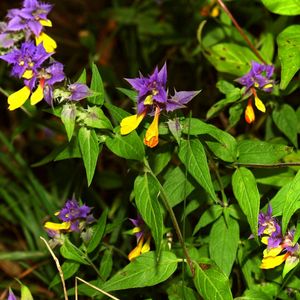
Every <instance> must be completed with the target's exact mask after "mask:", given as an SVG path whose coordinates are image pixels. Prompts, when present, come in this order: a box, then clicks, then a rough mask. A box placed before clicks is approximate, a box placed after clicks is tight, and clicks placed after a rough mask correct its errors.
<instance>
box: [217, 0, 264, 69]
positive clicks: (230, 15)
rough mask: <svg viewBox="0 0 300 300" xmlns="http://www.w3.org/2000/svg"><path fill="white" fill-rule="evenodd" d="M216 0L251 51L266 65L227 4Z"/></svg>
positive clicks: (221, 0)
mask: <svg viewBox="0 0 300 300" xmlns="http://www.w3.org/2000/svg"><path fill="white" fill-rule="evenodd" d="M217 1H218V3H219V5H220V6H221V8H222V9H223V10H224V12H225V13H226V14H227V15H228V16H229V18H230V19H231V21H232V23H233V25H234V26H235V27H236V29H237V30H238V32H239V33H240V35H241V36H242V38H243V39H244V40H245V42H246V43H247V44H248V46H249V47H250V49H251V50H252V51H253V53H254V54H255V55H256V56H257V58H258V59H259V60H260V61H261V62H262V63H264V64H265V65H266V64H267V63H266V61H265V60H264V59H263V58H262V56H261V55H260V53H259V52H258V51H257V49H256V48H255V47H254V45H253V44H252V43H251V41H250V40H249V38H248V37H247V35H246V34H245V32H244V31H243V29H242V27H241V26H240V25H239V23H238V22H237V20H236V19H235V18H234V16H233V15H232V14H231V12H230V11H229V9H228V8H227V6H226V5H225V4H224V2H223V0H217Z"/></svg>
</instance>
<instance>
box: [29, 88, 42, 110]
mask: <svg viewBox="0 0 300 300" xmlns="http://www.w3.org/2000/svg"><path fill="white" fill-rule="evenodd" d="M43 98H44V90H43V88H42V87H41V85H40V84H39V85H38V87H37V89H36V90H35V91H34V92H33V93H32V95H31V97H30V104H31V105H35V104H37V103H38V102H40V101H41V100H43Z"/></svg>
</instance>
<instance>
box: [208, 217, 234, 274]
mask: <svg viewBox="0 0 300 300" xmlns="http://www.w3.org/2000/svg"><path fill="white" fill-rule="evenodd" d="M226 221H227V222H225V218H224V217H222V218H219V219H218V220H217V221H216V222H215V223H214V224H213V226H212V228H211V231H210V235H209V254H210V258H211V259H213V260H214V261H215V263H216V264H217V266H219V268H220V269H221V270H222V271H223V272H224V273H225V275H227V276H228V277H229V275H230V273H231V268H232V265H233V263H234V261H235V258H236V251H237V248H238V243H239V234H240V233H239V224H238V223H237V221H236V220H235V219H233V218H228V219H227V220H226Z"/></svg>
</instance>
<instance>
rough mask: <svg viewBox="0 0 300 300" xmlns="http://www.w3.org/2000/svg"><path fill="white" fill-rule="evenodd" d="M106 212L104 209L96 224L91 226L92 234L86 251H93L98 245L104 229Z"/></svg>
mask: <svg viewBox="0 0 300 300" xmlns="http://www.w3.org/2000/svg"><path fill="white" fill-rule="evenodd" d="M107 214H108V211H107V210H105V211H104V212H103V213H102V215H101V217H100V218H99V220H98V222H97V225H95V226H93V227H92V230H93V235H92V238H91V240H90V241H89V243H88V245H87V249H86V251H87V253H90V252H93V251H94V250H95V249H96V248H97V247H98V246H99V244H100V242H101V240H102V237H103V234H104V231H105V226H106V219H107Z"/></svg>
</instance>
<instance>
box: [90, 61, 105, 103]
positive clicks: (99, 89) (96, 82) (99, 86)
mask: <svg viewBox="0 0 300 300" xmlns="http://www.w3.org/2000/svg"><path fill="white" fill-rule="evenodd" d="M90 88H91V90H92V91H93V92H95V93H96V94H97V95H95V96H90V97H88V101H89V102H90V103H92V104H96V105H100V106H101V105H102V104H103V103H104V87H103V82H102V79H101V75H100V73H99V70H98V67H97V66H96V65H95V64H94V63H93V64H92V80H91V87H90Z"/></svg>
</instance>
